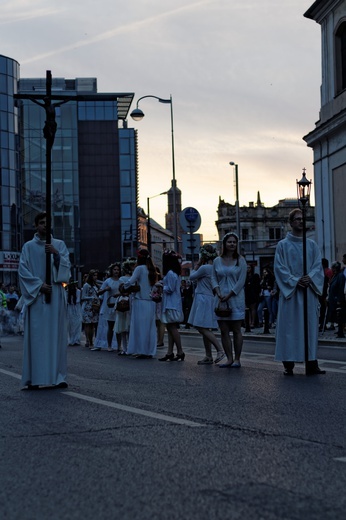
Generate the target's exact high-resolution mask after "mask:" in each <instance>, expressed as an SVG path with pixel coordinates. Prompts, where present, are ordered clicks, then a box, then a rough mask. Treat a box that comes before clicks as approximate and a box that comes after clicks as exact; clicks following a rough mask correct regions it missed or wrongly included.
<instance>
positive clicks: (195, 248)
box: [181, 233, 201, 258]
mask: <svg viewBox="0 0 346 520" xmlns="http://www.w3.org/2000/svg"><path fill="white" fill-rule="evenodd" d="M181 239H182V244H183V255H184V256H186V258H187V255H191V254H197V257H198V253H199V249H200V247H201V235H200V234H196V235H191V234H190V233H183V234H182V236H181Z"/></svg>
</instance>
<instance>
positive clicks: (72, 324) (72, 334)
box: [67, 282, 82, 346]
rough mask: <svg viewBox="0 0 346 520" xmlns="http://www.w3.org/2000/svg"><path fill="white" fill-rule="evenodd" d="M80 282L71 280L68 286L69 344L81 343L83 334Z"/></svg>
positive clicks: (76, 344)
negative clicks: (78, 284)
mask: <svg viewBox="0 0 346 520" xmlns="http://www.w3.org/2000/svg"><path fill="white" fill-rule="evenodd" d="M77 283H78V282H70V283H69V284H68V286H67V319H68V344H69V346H78V345H80V344H81V335H82V309H81V303H80V297H81V290H80V289H78V287H77Z"/></svg>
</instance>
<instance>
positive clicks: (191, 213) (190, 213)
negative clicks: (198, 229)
mask: <svg viewBox="0 0 346 520" xmlns="http://www.w3.org/2000/svg"><path fill="white" fill-rule="evenodd" d="M184 213H185V218H186V220H187V221H188V222H196V220H197V219H198V216H199V213H198V211H197V210H196V209H195V208H186V209H185V210H184Z"/></svg>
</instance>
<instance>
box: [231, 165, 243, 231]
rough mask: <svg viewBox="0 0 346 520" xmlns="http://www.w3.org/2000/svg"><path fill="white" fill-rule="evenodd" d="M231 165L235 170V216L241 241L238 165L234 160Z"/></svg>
mask: <svg viewBox="0 0 346 520" xmlns="http://www.w3.org/2000/svg"><path fill="white" fill-rule="evenodd" d="M229 164H230V165H231V166H234V171H235V218H236V223H237V235H238V239H239V241H240V240H241V236H240V216H239V185H238V165H237V164H236V163H234V162H233V161H232V162H230V163H229Z"/></svg>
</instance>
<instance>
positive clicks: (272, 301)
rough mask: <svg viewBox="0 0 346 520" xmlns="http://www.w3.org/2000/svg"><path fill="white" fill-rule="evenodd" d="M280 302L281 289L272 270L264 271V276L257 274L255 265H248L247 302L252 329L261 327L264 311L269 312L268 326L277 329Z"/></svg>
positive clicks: (265, 268) (268, 268) (266, 268)
mask: <svg viewBox="0 0 346 520" xmlns="http://www.w3.org/2000/svg"><path fill="white" fill-rule="evenodd" d="M278 301H279V288H278V284H277V283H276V280H275V276H274V273H273V271H272V270H271V268H270V267H269V265H268V266H266V267H264V269H263V270H262V276H260V275H259V274H257V273H255V269H254V265H253V264H248V266H247V274H246V281H245V302H246V307H247V308H248V309H249V326H250V328H256V327H261V326H262V325H263V323H264V310H265V309H267V312H268V326H269V328H273V327H275V324H276V318H277V312H278Z"/></svg>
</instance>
